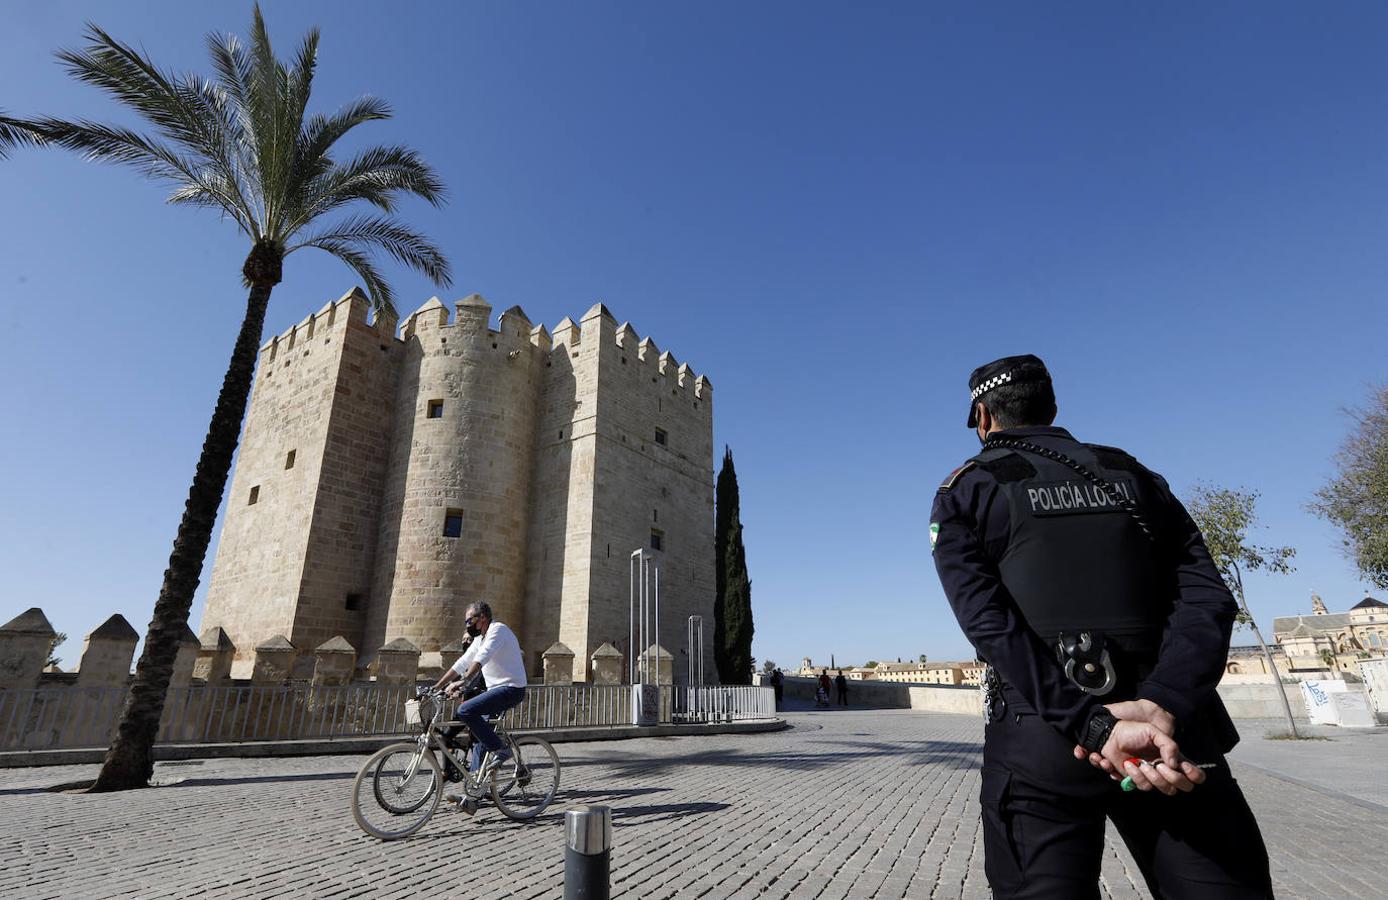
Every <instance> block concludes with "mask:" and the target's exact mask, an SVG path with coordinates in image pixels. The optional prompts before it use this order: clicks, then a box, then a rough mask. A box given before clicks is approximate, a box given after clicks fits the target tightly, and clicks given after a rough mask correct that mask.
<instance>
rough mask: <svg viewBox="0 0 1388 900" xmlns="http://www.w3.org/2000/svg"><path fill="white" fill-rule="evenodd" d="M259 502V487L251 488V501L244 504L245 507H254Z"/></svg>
mask: <svg viewBox="0 0 1388 900" xmlns="http://www.w3.org/2000/svg"><path fill="white" fill-rule="evenodd" d="M259 502H260V485H258V484H257V485H256V486H255V487H253V488H251V499H250V500H248V501H247V502H246V505H247V506H255V505H256V504H257V503H259Z"/></svg>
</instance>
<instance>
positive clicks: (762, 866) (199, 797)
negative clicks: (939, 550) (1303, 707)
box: [0, 710, 1388, 900]
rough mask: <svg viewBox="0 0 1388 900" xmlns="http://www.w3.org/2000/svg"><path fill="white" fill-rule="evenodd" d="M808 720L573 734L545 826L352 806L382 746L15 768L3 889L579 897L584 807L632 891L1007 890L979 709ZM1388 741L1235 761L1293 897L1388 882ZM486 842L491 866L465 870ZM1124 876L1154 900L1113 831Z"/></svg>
mask: <svg viewBox="0 0 1388 900" xmlns="http://www.w3.org/2000/svg"><path fill="white" fill-rule="evenodd" d="M788 718H789V720H790V721H791V723H792V728H791V729H789V730H787V731H783V732H778V733H773V734H760V735H724V736H702V737H689V738H642V739H634V740H629V741H617V742H602V743H593V744H564V745H562V746H560V748H559V750H560V754H561V758H562V760H563V763H564V769H563V778H562V784H561V787H560V796H559V798H558V800H557V802H556V803H555V805H554V807H552V808H551V809H550V810H549V811H548V812H547V813H546V814H545V815H544V816H542V817H541V818H540V819H539V820H538V821H537V822H534V823H531V824H519V823H515V822H512V821H510V820H508V819H506V818H505V817H503V816H501V815H500V814H499V813H497V812H496V811H495V810H493V809H489V808H486V807H484V808H483V810H482V811H481V812H479V813H478V815H477V816H476V817H474V818H468V817H466V816H462V815H458V814H454V813H451V812H448V811H447V810H444V809H441V810H440V812H439V814H438V815H436V816H435V818H434V819H433V820H432V821H431V822H430V823H429V824H428V825H426V826H425V827H424V828H423V829H422V830H421V831H420V832H419V833H417V834H416V835H414V836H413V837H411V838H409V839H406V840H404V841H399V842H394V843H391V844H382V843H380V842H378V841H375V840H374V839H372V838H369V837H367V836H366V835H363V834H362V833H361V832H360V831H358V830H357V828H356V826H355V824H354V823H353V821H352V818H351V813H350V810H349V805H348V804H349V791H350V788H351V783H352V777H353V775H354V774H355V772H356V769H357V768H358V767H359V766H360V765H361V764H362V762H363V761H364V760H365V757H364V756H327V757H314V758H303V759H222V760H208V761H205V762H203V763H201V764H198V765H187V764H184V765H180V766H176V767H175V766H163V765H161V766H160V767H159V768H158V771H157V773H156V774H157V777H159V778H161V779H164V780H165V786H163V787H158V788H154V789H151V790H145V791H136V792H129V793H123V794H94V795H81V794H62V793H50V792H48V791H46V790H45V788H47V787H50V786H53V785H56V784H60V783H65V782H72V781H77V780H80V779H82V778H84V777H87V778H90V777H91V776H92V775H93V774H95V771H96V767H95V766H65V767H54V768H47V769H8V770H0V820H3V821H4V822H5V824H6V838H7V840H6V842H5V843H4V844H0V896H3V897H5V898H23V900H29V898H43V897H54V898H59V897H63V898H66V897H74V896H83V897H114V896H129V897H139V898H156V897H193V896H208V897H238V898H239V897H283V896H303V897H315V898H316V897H322V898H329V897H331V898H351V897H373V898H375V897H411V896H421V895H428V896H444V897H466V898H491V897H514V898H558V897H562V896H563V877H564V867H563V855H564V846H563V842H564V833H563V811H564V809H565V808H566V807H569V806H574V805H578V804H584V803H602V804H606V805H609V806H611V807H612V809H613V841H614V849H613V862H612V872H613V878H612V890H613V896H614V897H628V898H640V900H648V898H660V897H670V898H676V897H677V898H681V900H683V898H686V897H703V898H710V900H751V898H757V900H772V898H777V900H789V898H797V900H798V898H801V897H814V898H824V900H848V898H877V897H881V898H888V897H898V898H963V900H975V898H983V897H987V896H989V892H988V888H987V882H986V879H985V878H984V875H983V850H982V833H981V829H980V827H979V812H978V802H977V793H978V762H979V756H980V752H981V747H980V744H979V741H980V737H981V728H980V726H979V723H978V722H977V721H976V720H974V719H971V718H966V717H961V716H944V715H932V714H924V713H914V712H911V711H908V710H890V711H848V712H840V711H837V710H836V711H833V712H824V713H804V714H791V715H790V716H789V717H788ZM1379 737H1382V738H1385V739H1378V738H1379ZM1385 749H1388V736H1385V735H1381V734H1380V735H1378V736H1377V737H1375V736H1374V735H1365V734H1359V735H1356V736H1354V737H1353V738H1352V739H1345V740H1334V741H1317V742H1311V743H1302V744H1288V743H1286V742H1274V741H1262V739H1261V737H1260V736H1259V735H1258V734H1257V733H1256V732H1255V733H1253V734H1251V735H1248V736H1246V745H1245V747H1241V748H1240V749H1239V750H1237V751H1236V752H1235V753H1234V755H1233V760H1234V762H1233V765H1234V771H1235V773H1236V775H1237V777H1238V778H1239V782H1240V784H1241V785H1242V787H1243V789H1244V792H1245V793H1246V794H1247V796H1248V798H1249V802H1250V804H1251V805H1252V806H1253V810H1254V812H1255V814H1257V816H1258V818H1259V821H1260V823H1261V825H1262V828H1263V831H1264V836H1265V838H1266V840H1267V843H1268V847H1269V851H1270V853H1271V857H1272V862H1273V878H1274V881H1275V882H1276V886H1277V894H1278V896H1279V897H1284V898H1285V897H1293V898H1308V900H1309V898H1322V897H1348V898H1361V897H1362V898H1368V897H1380V896H1382V895H1383V890H1382V887H1381V885H1382V876H1381V874H1380V873H1379V871H1378V870H1377V866H1376V865H1375V860H1377V859H1378V858H1380V857H1379V853H1380V850H1381V847H1382V846H1383V845H1384V842H1385V841H1388V815H1385V813H1388V808H1385V807H1383V806H1382V805H1379V804H1377V803H1375V802H1373V801H1372V800H1366V799H1364V796H1363V795H1364V792H1362V791H1361V792H1356V790H1355V785H1354V782H1353V779H1356V778H1361V777H1362V774H1361V773H1362V772H1363V771H1364V770H1365V767H1366V766H1367V765H1371V764H1373V761H1374V760H1381V759H1382V758H1383V755H1382V754H1383V750H1385ZM1244 757H1247V758H1249V759H1250V760H1256V762H1249V763H1242V762H1241V759H1243V758H1244ZM1337 772H1338V773H1344V774H1343V775H1341V776H1339V777H1340V778H1341V780H1340V781H1337V780H1336V778H1337V774H1336V773H1337ZM1307 773H1313V777H1308V776H1307ZM1371 796H1376V795H1371ZM481 855H485V857H486V864H485V865H480V866H471V865H461V864H460V863H461V860H463V859H464V858H468V857H472V856H481ZM1101 892H1102V894H1103V895H1104V896H1105V897H1111V898H1124V900H1126V898H1144V897H1148V896H1149V894H1148V893H1147V889H1146V886H1145V885H1144V884H1143V882H1142V878H1141V876H1140V874H1138V872H1137V869H1136V868H1135V866H1134V865H1133V864H1132V860H1131V858H1130V857H1129V856H1128V854H1127V852H1126V850H1124V848H1123V846H1122V843H1121V841H1119V840H1118V839H1117V837H1116V835H1114V834H1112V833H1110V836H1109V840H1108V845H1107V849H1106V852H1105V856H1104V860H1103V867H1102V882H1101Z"/></svg>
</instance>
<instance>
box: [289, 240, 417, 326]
mask: <svg viewBox="0 0 1388 900" xmlns="http://www.w3.org/2000/svg"><path fill="white" fill-rule="evenodd" d="M300 246H303V247H317V248H318V249H319V250H326V251H327V252H328V253H331V254H332V255H333V256H336V257H337V258H338V259H340V260H342V261H343V262H345V263H346V264H347V265H349V266H351V267H352V269H353V270H354V271H355V272H356V273H357V274H358V275H360V276H361V280H362V283H363V286H364V287H365V288H366V294H367V296H368V297H370V298H371V305H372V306H373V307H375V308H376V310H378V311H380V310H387V309H389V310H393V309H395V292H394V291H393V290H391V287H390V283H389V282H388V281H386V280H385V279H384V278H382V277H381V273H380V271H379V270H378V269H377V268H376V265H375V263H374V262H372V260H371V257H370V255H369V254H367V253H366V252H364V251H362V250H359V249H357V248H356V247H353V246H352V245H351V244H349V243H347V242H346V241H334V240H328V239H319V240H315V241H313V242H312V243H305V244H301V245H300Z"/></svg>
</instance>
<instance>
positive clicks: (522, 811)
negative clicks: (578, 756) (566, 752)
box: [492, 737, 559, 822]
mask: <svg viewBox="0 0 1388 900" xmlns="http://www.w3.org/2000/svg"><path fill="white" fill-rule="evenodd" d="M511 748H512V750H511V752H512V754H513V756H512V757H511V758H510V759H509V760H507V761H506V762H505V763H503V764H502V765H501V766H500V767H498V769H497V770H496V771H495V772H494V773H493V775H492V800H493V801H494V802H495V803H496V808H497V809H499V810H501V812H502V813H503V814H504V815H505V816H507V817H508V818H512V819H516V820H519V821H522V822H524V821H527V820H529V819H533V818H535V817H536V816H538V815H539V814H540V813H542V812H544V811H545V808H546V807H548V806H549V804H550V803H551V802H552V801H553V800H554V795H555V794H556V793H557V792H558V791H559V754H557V753H555V752H554V748H553V747H551V746H550V744H549V741H546V740H544V739H543V738H538V737H523V738H516V739H515V740H513V741H512V742H511Z"/></svg>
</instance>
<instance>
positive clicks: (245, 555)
mask: <svg viewBox="0 0 1388 900" xmlns="http://www.w3.org/2000/svg"><path fill="white" fill-rule="evenodd" d="M368 308H369V304H368V301H367V299H366V297H365V296H364V295H363V294H362V293H361V292H360V291H356V290H353V291H352V292H350V293H348V294H347V295H345V296H343V297H342V298H341V299H339V300H337V301H335V302H333V303H329V304H327V305H326V306H324V307H323V308H322V309H320V310H319V311H318V312H317V313H315V314H313V315H311V316H309V317H308V318H306V319H304V321H303V322H300V323H299V324H298V325H296V326H295V327H294V328H291V329H290V330H289V331H287V332H286V333H284V334H282V335H278V336H276V337H274V338H272V339H271V340H270V341H268V342H267V343H266V344H265V346H263V347H262V348H261V351H260V358H259V365H258V368H257V371H256V378H255V383H254V387H253V389H252V392H251V400H250V407H249V411H248V413H247V416H246V422H245V426H244V428H243V429H242V433H241V441H240V445H239V450H238V457H237V462H236V469H235V472H234V473H233V476H232V480H231V491H230V493H229V494H228V499H227V512H226V519H225V522H224V523H223V525H222V532H221V537H220V539H219V541H218V544H217V556H216V561H215V562H214V564H213V567H212V579H211V583H210V584H209V586H208V594H207V604H206V607H205V610H204V613H203V623H204V627H208V626H218V627H221V628H222V629H224V630H225V631H226V633H227V635H228V636H229V637H230V639H231V641H232V643H233V644H235V646H236V647H237V648H238V650H237V657H236V661H235V666H234V670H235V673H236V674H237V675H240V676H246V675H249V674H250V655H251V650H252V648H254V647H255V646H256V645H257V644H259V643H260V642H261V641H263V640H265V639H267V638H269V637H270V636H271V635H274V634H283V635H286V636H289V637H290V639H291V640H294V641H297V642H298V643H300V644H301V645H303V646H314V645H316V644H317V643H319V642H321V641H322V640H325V639H327V638H328V637H330V636H331V634H332V633H333V631H334V629H336V630H339V631H343V632H348V633H351V634H352V636H353V637H354V638H355V639H356V640H357V641H360V640H361V637H360V633H361V616H362V615H363V613H362V612H361V611H358V610H349V609H347V608H346V607H347V605H348V603H347V597H346V595H347V594H348V593H352V592H353V591H352V588H353V587H355V586H357V585H361V586H362V587H361V590H362V591H363V592H364V591H365V578H364V574H363V571H362V569H363V567H365V566H369V564H370V557H369V556H366V555H364V554H362V553H361V552H360V549H361V548H360V544H361V540H362V537H363V523H362V519H363V518H364V517H366V516H369V515H370V512H371V509H372V505H373V504H374V503H375V502H376V501H375V499H374V498H372V497H369V495H370V485H371V483H372V479H373V477H374V478H377V479H378V478H379V476H377V475H376V474H375V473H374V472H373V471H371V464H372V461H373V455H372V451H373V447H374V445H375V444H376V443H378V441H379V435H378V434H376V433H375V431H373V430H372V429H371V428H370V427H369V426H367V429H366V431H365V432H364V433H363V434H361V435H358V436H352V435H351V434H350V433H347V434H345V433H344V432H345V431H347V430H348V429H350V428H353V427H357V426H361V425H362V422H361V420H360V418H359V417H356V416H353V415H352V413H353V412H354V410H355V409H356V408H357V407H359V405H360V400H359V399H358V398H354V397H353V396H352V392H353V391H354V390H356V391H361V392H362V393H363V394H364V395H366V396H365V397H364V398H361V399H366V400H368V402H369V395H370V393H372V392H371V391H370V390H369V389H367V387H366V385H369V384H371V383H372V382H373V381H375V380H379V379H380V378H381V377H386V378H387V379H388V378H389V376H388V375H386V376H381V375H380V374H379V373H378V372H377V371H376V370H377V369H384V370H387V371H388V370H389V368H390V367H389V365H388V364H379V363H378V362H377V361H376V360H375V359H374V358H371V357H370V355H369V353H365V352H363V351H364V350H365V349H366V348H367V347H370V348H374V350H375V353H376V354H377V355H378V356H379V355H382V350H381V349H380V347H381V346H382V345H384V346H385V347H386V348H387V350H386V353H389V352H390V351H391V350H392V349H393V347H392V346H391V345H393V344H394V343H396V342H395V340H394V335H393V333H388V334H387V335H386V339H385V340H382V339H381V336H380V335H379V334H378V333H377V332H376V330H375V329H373V328H372V327H371V326H368V325H367V323H366V320H367V311H368ZM381 325H382V328H383V329H387V330H388V331H390V332H393V330H394V329H393V322H392V320H390V319H388V318H387V319H383V320H382V323H381ZM354 369H360V370H361V371H360V372H358V371H354ZM339 410H341V412H338V411H339ZM335 418H336V425H334V419H335ZM330 436H331V438H332V440H329V438H330ZM344 442H348V443H350V442H357V443H358V444H359V445H360V446H359V447H358V448H353V447H351V446H349V445H345V444H344ZM356 450H360V451H361V452H360V453H359V454H358V453H357V452H356ZM344 463H348V465H347V466H346V467H344V466H343V464H344ZM354 476H359V477H360V479H361V481H360V482H358V484H359V485H361V489H364V490H365V493H366V494H367V495H368V497H367V498H366V499H365V500H364V502H363V501H358V503H357V505H356V508H355V509H354V508H353V506H352V502H351V498H350V495H349V496H346V497H344V495H343V493H342V492H343V490H344V488H345V489H346V490H347V491H348V492H351V491H353V490H354V489H353V488H352V487H350V486H349V482H350V479H351V478H352V477H354ZM320 494H321V495H324V497H325V500H326V502H325V504H324V506H323V508H322V509H321V510H320V507H319V498H320ZM344 499H345V500H346V501H347V502H345V503H344V502H343V501H344ZM373 519H374V517H373ZM371 526H372V530H374V521H372V523H371ZM365 536H366V537H368V538H374V534H371V533H369V532H368V533H366V535H365ZM306 583H307V585H308V586H307V589H306V588H305V585H306ZM363 605H364V604H363ZM320 635H321V636H320Z"/></svg>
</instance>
